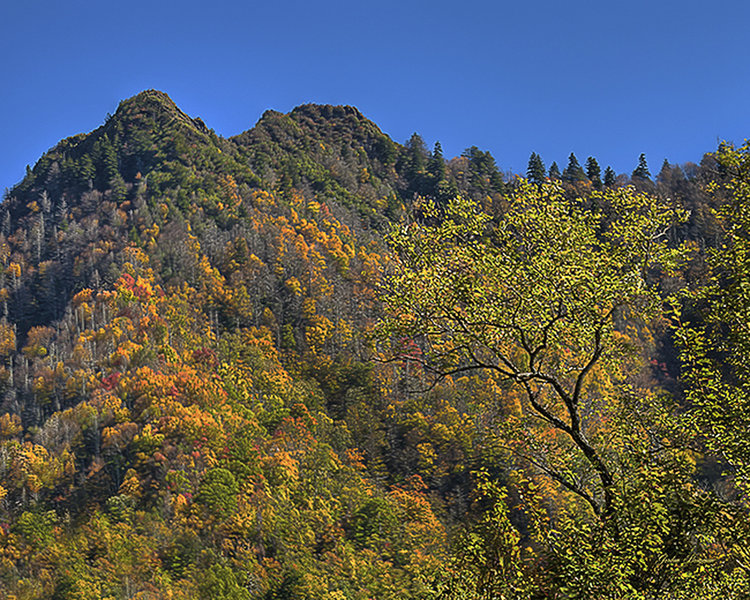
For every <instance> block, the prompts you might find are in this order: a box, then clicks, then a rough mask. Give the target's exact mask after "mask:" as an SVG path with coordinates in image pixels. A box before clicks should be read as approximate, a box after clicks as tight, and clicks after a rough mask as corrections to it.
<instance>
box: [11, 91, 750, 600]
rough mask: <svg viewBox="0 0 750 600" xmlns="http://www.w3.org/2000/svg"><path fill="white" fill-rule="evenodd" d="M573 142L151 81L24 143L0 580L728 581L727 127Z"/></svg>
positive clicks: (733, 542)
mask: <svg viewBox="0 0 750 600" xmlns="http://www.w3.org/2000/svg"><path fill="white" fill-rule="evenodd" d="M573 159H575V157H574V156H573V155H571V164H570V165H568V168H566V169H565V170H564V171H563V172H562V173H560V171H559V169H557V166H556V165H555V166H554V169H557V172H555V170H553V169H551V170H550V172H549V173H548V172H547V171H546V170H545V169H544V166H543V164H542V163H541V158H540V157H538V156H536V155H532V160H530V166H529V173H528V179H520V178H513V179H511V178H508V177H507V176H506V177H504V176H503V175H502V174H501V172H500V171H499V169H498V167H497V165H496V164H495V160H494V158H493V157H492V156H491V155H490V154H489V153H488V152H483V151H482V150H479V149H478V148H476V147H472V148H469V149H467V150H466V152H464V153H463V155H462V156H460V157H456V158H453V159H451V160H446V159H445V158H444V157H443V155H442V150H441V148H440V146H439V144H436V146H435V148H434V149H433V151H431V152H430V151H429V150H427V148H426V147H425V144H424V142H423V140H422V139H421V138H420V137H419V136H418V135H417V134H415V135H414V136H412V137H411V138H410V139H409V140H408V141H407V142H406V143H405V144H403V145H402V144H399V143H396V142H394V141H392V140H391V139H390V138H389V137H388V136H386V135H385V134H384V133H383V132H382V131H380V129H379V128H378V127H377V126H376V125H375V124H374V123H372V122H370V121H369V120H367V119H366V118H365V117H364V116H363V115H362V114H361V113H360V112H359V111H358V110H357V109H355V108H353V107H342V106H319V105H304V106H300V107H298V108H296V109H294V110H293V111H292V112H290V113H289V114H281V113H278V112H274V111H267V112H266V113H265V114H264V115H263V116H262V117H261V119H260V120H259V121H258V123H257V124H256V125H255V127H253V128H252V129H250V130H248V131H246V132H244V133H242V134H240V135H238V136H235V137H233V138H229V139H225V138H222V137H220V136H217V135H216V134H215V133H214V132H213V131H212V130H211V129H209V128H208V127H207V126H206V125H205V124H204V123H203V122H202V121H201V120H200V119H197V118H191V117H189V116H188V115H186V114H184V113H183V112H182V111H181V110H180V109H179V108H178V107H177V106H175V104H174V103H173V102H172V101H171V99H169V97H167V96H166V95H165V94H163V93H161V92H157V91H153V90H150V91H146V92H143V93H141V94H139V95H138V96H135V97H134V98H131V99H128V100H125V101H123V102H122V103H121V104H120V106H119V107H118V109H117V111H116V112H115V114H114V115H111V116H109V117H108V118H107V120H106V122H105V123H104V124H103V125H102V126H101V127H99V128H98V129H97V130H95V131H93V132H91V133H89V134H85V135H84V134H81V135H78V136H75V137H72V138H68V139H66V140H63V141H61V142H60V143H59V144H58V145H57V146H55V147H54V148H52V149H51V150H49V151H48V152H47V153H46V154H45V155H44V156H42V157H41V158H40V160H39V161H38V162H37V164H36V165H35V166H34V167H33V169H29V170H28V172H27V174H26V177H25V178H24V179H23V181H22V182H21V183H19V184H18V185H17V186H15V187H14V188H13V189H11V190H8V191H7V192H6V197H5V199H4V201H3V203H2V204H0V263H1V264H0V301H1V302H2V309H1V312H0V591H2V594H1V595H3V597H8V598H16V599H17V600H20V599H32V598H33V599H36V598H39V599H42V598H54V599H58V600H62V599H92V600H93V599H100V598H113V599H114V598H116V599H120V598H123V599H124V598H172V599H193V598H198V599H206V600H208V599H212V600H213V599H233V600H234V599H240V600H251V599H253V600H254V599H263V600H281V599H313V598H319V599H321V600H322V599H328V598H334V599H342V600H343V599H352V600H354V599H357V600H359V599H361V600H366V599H371V598H373V599H374V598H377V599H389V598H390V599H394V600H396V599H408V598H415V599H416V598H419V599H428V598H433V599H438V598H445V599H448V598H455V599H459V598H466V599H469V598H488V599H489V598H519V599H520V598H550V599H552V598H644V599H645V598H691V597H701V598H742V597H746V596H747V594H748V593H750V572H749V569H750V555H749V554H748V550H747V548H748V547H750V546H749V545H748V541H749V540H748V534H749V533H750V532H748V527H749V525H748V523H750V520H748V504H747V491H748V479H747V477H748V474H749V473H750V470H748V465H749V464H750V463H748V460H750V453H748V451H747V447H748V440H750V438H749V437H748V433H747V419H748V417H747V415H748V414H750V411H748V410H747V404H748V402H747V400H746V396H747V395H748V393H747V381H748V370H747V359H746V357H747V355H748V354H747V351H746V345H747V341H748V340H747V331H746V330H747V314H748V308H749V307H750V296H748V294H747V289H750V287H748V286H749V285H750V268H748V265H750V263H748V258H747V256H748V254H747V240H748V231H749V230H750V224H749V223H750V222H749V221H748V218H747V214H746V213H747V206H748V199H749V198H750V189H749V186H750V174H749V173H750V158H749V153H748V150H747V148H740V149H734V148H731V147H728V146H722V147H720V148H719V150H718V151H717V152H716V153H714V154H711V155H706V157H704V158H703V160H702V161H701V164H700V165H683V166H677V165H670V164H669V163H667V162H666V161H665V164H664V165H663V167H662V169H661V171H660V172H659V174H658V176H657V177H656V178H654V180H652V179H651V175H650V173H649V171H648V167H647V165H646V163H645V158H644V157H641V163H640V164H639V166H638V167H637V168H636V170H635V171H634V172H633V174H632V176H631V177H628V176H619V177H617V178H615V177H614V173H611V169H610V170H609V171H608V172H607V173H605V177H604V179H602V178H601V177H600V175H601V173H600V170H599V167H598V164H596V161H595V160H594V159H591V158H590V159H589V161H587V163H586V165H587V169H586V170H584V169H583V168H581V167H580V165H578V168H577V169H576V165H577V161H576V162H575V163H574V162H573ZM591 161H593V162H591Z"/></svg>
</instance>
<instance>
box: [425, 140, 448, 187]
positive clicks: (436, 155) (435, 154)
mask: <svg viewBox="0 0 750 600" xmlns="http://www.w3.org/2000/svg"><path fill="white" fill-rule="evenodd" d="M427 168H428V170H429V171H430V174H431V175H432V176H433V177H434V178H435V185H437V184H438V183H439V182H440V181H442V180H443V179H445V159H444V158H443V147H442V146H441V145H440V142H435V149H434V150H433V151H432V156H431V157H430V162H429V164H428V167H427Z"/></svg>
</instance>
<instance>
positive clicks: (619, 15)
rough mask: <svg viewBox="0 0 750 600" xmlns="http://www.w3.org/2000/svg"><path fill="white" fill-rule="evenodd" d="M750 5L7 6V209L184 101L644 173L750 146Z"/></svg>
mask: <svg viewBox="0 0 750 600" xmlns="http://www.w3.org/2000/svg"><path fill="white" fill-rule="evenodd" d="M748 31H750V2H747V1H746V0H736V1H735V0H731V1H726V0H716V2H713V3H707V2H697V1H695V0H686V1H681V2H678V1H660V0H651V1H648V2H647V1H643V0H631V1H627V2H625V1H607V0H603V1H600V2H593V1H590V2H589V1H587V2H582V1H574V0H570V1H561V0H537V1H536V2H533V1H520V0H516V1H513V2H508V1H503V0H494V1H493V0H481V1H480V0H465V1H464V2H457V1H455V0H454V1H452V2H444V1H442V0H433V1H431V2H424V1H421V2H416V1H410V0H399V1H391V0H380V1H378V2H372V3H369V2H352V1H351V0H348V1H346V2H345V1H340V0H335V1H325V0H319V1H318V2H314V1H310V0H306V1H300V2H297V1H289V0H277V1H276V2H269V1H266V2H262V3H260V2H254V1H252V0H243V1H222V0H214V1H212V2H195V1H192V0H186V1H182V2H162V1H159V0H151V1H150V2H144V1H142V0H131V1H128V2H118V3H115V2H102V1H101V0H98V1H88V2H84V1H78V0H69V1H67V2H59V1H54V2H52V1H40V0H25V1H24V2H11V1H4V2H2V3H0V57H2V58H0V82H2V87H1V88H0V190H2V189H4V188H5V187H10V186H12V185H13V184H15V183H16V182H17V181H19V180H20V179H21V177H22V176H23V173H24V167H25V165H26V164H32V165H33V164H34V163H35V162H36V160H37V159H38V158H39V156H40V155H41V154H42V153H43V152H44V151H45V150H47V149H48V148H50V147H51V146H53V145H54V144H55V143H56V142H57V141H58V140H59V139H60V138H63V137H67V136H70V135H73V134H76V133H79V132H86V131H90V130H92V129H94V128H95V127H97V126H98V125H100V124H101V123H102V122H103V121H104V119H105V117H106V114H107V113H108V112H114V111H115V109H116V108H117V104H118V102H119V101H120V100H121V99H123V98H127V97H129V96H132V95H134V94H136V93H138V92H139V91H141V90H143V89H147V88H156V89H159V90H162V91H165V92H167V93H168V94H169V95H170V96H172V98H173V99H174V100H175V102H176V103H177V104H178V105H179V106H180V107H181V108H182V109H183V110H184V111H186V112H187V113H188V114H190V115H192V116H200V117H201V118H202V119H203V120H204V121H205V122H206V124H207V125H208V126H209V127H212V128H213V129H214V130H216V132H217V133H219V134H221V135H224V136H230V135H234V134H237V133H239V132H241V131H243V130H245V129H248V128H250V127H251V126H252V125H253V124H254V123H255V122H256V121H257V120H258V118H259V117H260V115H261V114H262V113H263V111H264V110H266V109H268V108H273V109H276V110H280V111H285V112H286V111H288V110H291V109H292V108H293V107H294V106H296V105H298V104H302V103H305V102H320V103H330V104H351V105H354V106H357V107H358V108H359V109H360V110H361V111H362V112H363V113H364V114H365V115H366V116H367V117H369V118H370V119H372V120H373V121H375V122H376V123H377V124H378V125H379V126H380V127H381V128H382V129H383V130H384V131H385V132H386V133H388V134H389V135H390V136H391V137H392V138H393V139H395V140H396V141H399V142H403V141H405V140H406V139H407V138H408V137H409V136H410V135H411V133H412V132H414V131H417V132H419V133H420V134H421V135H422V136H423V137H424V138H425V140H426V141H427V143H428V145H429V146H430V147H431V146H432V144H433V143H434V142H435V140H440V142H441V143H442V145H443V149H444V153H445V155H446V156H449V157H450V156H455V155H457V154H460V153H461V152H462V151H463V149H465V148H466V147H468V146H471V145H476V146H479V147H480V148H481V149H484V150H490V151H491V152H492V154H493V155H494V156H495V158H496V160H497V163H498V165H499V166H500V168H501V169H503V170H513V171H515V172H525V169H526V164H527V160H528V157H529V154H530V153H531V152H532V151H535V152H537V153H539V154H540V155H541V156H542V158H543V160H544V162H545V164H546V165H547V166H549V164H550V163H551V162H552V161H553V160H554V161H557V163H558V164H559V165H560V167H561V168H562V167H564V166H565V164H566V162H567V157H568V154H569V153H570V152H571V151H572V152H575V153H576V155H577V156H578V158H579V160H580V162H581V163H583V161H584V160H585V159H586V157H587V156H589V155H594V156H596V157H597V159H598V160H599V162H600V163H601V164H602V167H604V166H606V165H612V167H613V168H614V169H615V170H616V171H617V172H628V173H629V172H630V171H632V169H633V168H634V167H635V165H636V163H637V159H638V155H639V154H640V153H641V152H645V153H646V155H647V158H648V160H649V164H650V167H651V171H652V172H653V173H656V172H658V170H659V167H660V165H661V162H662V161H663V159H664V158H668V159H669V160H670V162H677V163H682V162H685V161H698V160H699V159H700V157H701V155H702V154H703V152H706V151H710V150H713V149H714V148H715V147H716V144H717V141H718V140H719V139H729V140H733V141H735V142H738V143H739V142H742V141H744V139H745V137H750V110H749V108H748V99H749V98H750V57H749V56H748V50H747V45H748Z"/></svg>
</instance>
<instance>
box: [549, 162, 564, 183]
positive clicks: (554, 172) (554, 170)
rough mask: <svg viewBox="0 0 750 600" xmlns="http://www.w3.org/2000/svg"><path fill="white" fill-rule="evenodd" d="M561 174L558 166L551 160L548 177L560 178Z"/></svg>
mask: <svg viewBox="0 0 750 600" xmlns="http://www.w3.org/2000/svg"><path fill="white" fill-rule="evenodd" d="M561 177H562V176H561V175H560V167H558V166H557V163H556V162H553V163H552V164H551V165H550V166H549V178H550V179H560V178H561Z"/></svg>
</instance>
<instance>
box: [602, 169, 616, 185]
mask: <svg viewBox="0 0 750 600" xmlns="http://www.w3.org/2000/svg"><path fill="white" fill-rule="evenodd" d="M604 185H605V186H606V187H609V188H611V187H614V186H615V172H614V171H613V170H612V167H607V168H606V169H604Z"/></svg>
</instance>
